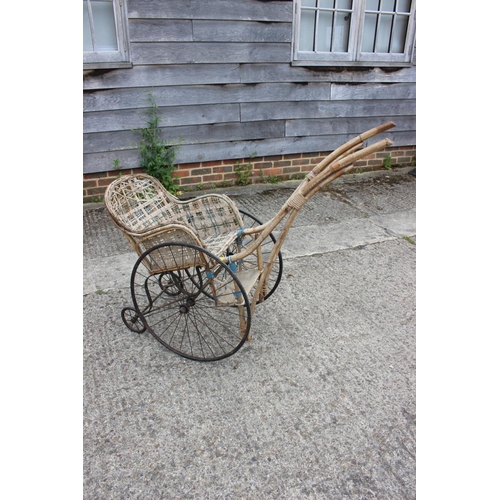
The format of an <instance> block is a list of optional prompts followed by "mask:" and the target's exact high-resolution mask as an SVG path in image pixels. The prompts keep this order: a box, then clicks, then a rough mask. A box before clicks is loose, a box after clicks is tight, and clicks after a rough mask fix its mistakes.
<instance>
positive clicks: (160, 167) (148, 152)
mask: <svg viewBox="0 0 500 500" xmlns="http://www.w3.org/2000/svg"><path fill="white" fill-rule="evenodd" d="M148 101H149V104H150V107H149V108H148V109H147V110H146V125H147V126H146V127H145V128H142V129H140V130H139V132H140V134H141V137H142V140H141V143H140V146H139V148H140V153H141V162H140V166H141V167H142V168H143V169H144V171H145V172H146V173H147V174H148V175H151V176H152V177H155V178H156V179H158V180H159V181H160V182H161V183H162V184H163V185H164V186H165V187H166V188H167V189H168V191H170V192H171V193H174V194H175V193H176V192H177V191H178V189H179V187H178V186H177V184H175V180H174V178H173V173H174V170H175V163H174V162H175V156H176V151H177V148H178V147H179V145H178V144H177V145H172V144H169V143H168V142H166V141H164V140H163V139H162V138H161V137H160V126H159V125H160V116H159V115H158V105H157V104H156V101H155V98H154V96H153V94H152V93H150V94H149V96H148Z"/></svg>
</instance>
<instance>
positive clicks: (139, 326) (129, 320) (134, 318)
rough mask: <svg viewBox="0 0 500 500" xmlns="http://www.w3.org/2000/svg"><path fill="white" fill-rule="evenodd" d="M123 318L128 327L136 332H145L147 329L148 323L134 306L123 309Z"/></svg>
mask: <svg viewBox="0 0 500 500" xmlns="http://www.w3.org/2000/svg"><path fill="white" fill-rule="evenodd" d="M122 320H123V322H124V323H125V325H126V326H127V328H128V329H129V330H132V331H133V332H135V333H144V332H145V331H146V325H145V324H144V322H143V320H142V318H141V317H140V316H139V314H138V313H137V311H136V310H135V309H133V308H132V307H125V308H124V309H122Z"/></svg>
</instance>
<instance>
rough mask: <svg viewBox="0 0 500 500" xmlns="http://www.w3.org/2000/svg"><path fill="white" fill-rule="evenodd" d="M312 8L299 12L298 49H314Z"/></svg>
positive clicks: (314, 15) (313, 15)
mask: <svg viewBox="0 0 500 500" xmlns="http://www.w3.org/2000/svg"><path fill="white" fill-rule="evenodd" d="M315 17H316V14H315V11H314V10H303V11H302V12H301V14H300V40H299V50H308V51H311V50H313V49H314V19H315Z"/></svg>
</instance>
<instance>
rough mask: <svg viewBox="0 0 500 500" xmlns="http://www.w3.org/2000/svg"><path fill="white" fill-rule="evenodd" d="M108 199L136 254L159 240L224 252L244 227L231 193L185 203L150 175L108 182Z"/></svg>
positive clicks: (112, 216)
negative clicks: (230, 195)
mask: <svg viewBox="0 0 500 500" xmlns="http://www.w3.org/2000/svg"><path fill="white" fill-rule="evenodd" d="M104 201H105V206H106V209H107V210H108V212H109V214H110V216H111V218H112V219H113V221H114V223H115V224H116V225H117V226H118V228H119V229H121V231H122V232H123V233H124V234H125V236H126V237H127V239H128V240H129V242H130V243H131V245H132V247H133V248H134V250H135V251H136V252H137V254H138V255H141V254H142V253H143V252H144V251H145V250H147V249H149V248H151V247H153V246H155V245H158V244H160V243H166V242H174V241H178V242H179V241H180V242H184V243H191V244H194V245H197V246H200V247H203V248H206V249H207V250H209V251H210V252H211V253H213V254H214V255H216V256H221V255H223V253H224V252H225V251H226V249H227V248H228V247H229V246H230V245H231V244H232V243H234V241H235V240H236V239H237V237H238V234H239V233H241V231H242V229H243V222H242V219H241V215H240V213H239V211H238V208H237V207H236V205H235V204H234V203H233V202H232V201H231V199H230V198H229V197H227V196H225V195H221V194H207V195H203V196H199V197H197V198H195V199H192V200H189V201H181V200H179V199H178V198H176V197H175V196H173V195H172V194H170V193H169V192H168V191H167V190H166V189H165V188H164V187H163V185H162V184H161V183H160V182H159V181H158V180H157V179H155V178H153V177H151V176H149V175H146V174H131V175H125V176H122V177H119V178H118V179H116V180H115V181H113V182H112V183H111V184H110V185H109V186H108V188H107V190H106V194H105V197H104Z"/></svg>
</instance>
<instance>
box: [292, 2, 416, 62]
mask: <svg viewBox="0 0 500 500" xmlns="http://www.w3.org/2000/svg"><path fill="white" fill-rule="evenodd" d="M301 1H302V0H294V13H293V26H294V34H293V43H292V65H293V66H370V67H373V66H376V67H385V66H392V67H405V66H411V65H412V64H413V63H414V60H413V57H414V56H413V54H414V47H415V24H416V0H412V2H411V10H410V15H409V22H408V32H407V36H406V42H405V47H404V52H403V53H398V54H396V53H375V52H373V53H372V52H361V43H362V37H363V23H364V15H365V9H366V0H353V3H352V14H351V29H350V32H349V49H348V52H315V51H299V40H300V17H301V16H300V13H301V9H300V8H301Z"/></svg>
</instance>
